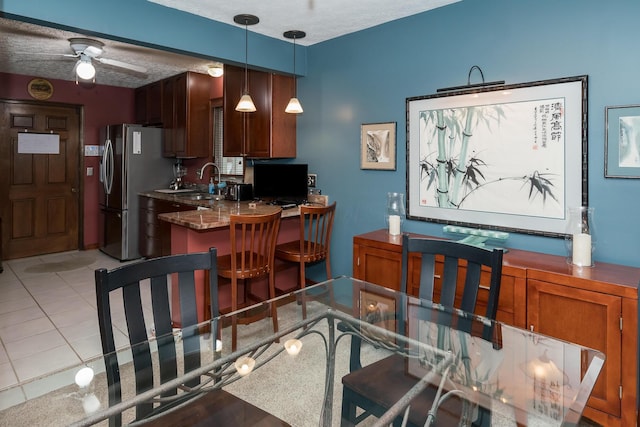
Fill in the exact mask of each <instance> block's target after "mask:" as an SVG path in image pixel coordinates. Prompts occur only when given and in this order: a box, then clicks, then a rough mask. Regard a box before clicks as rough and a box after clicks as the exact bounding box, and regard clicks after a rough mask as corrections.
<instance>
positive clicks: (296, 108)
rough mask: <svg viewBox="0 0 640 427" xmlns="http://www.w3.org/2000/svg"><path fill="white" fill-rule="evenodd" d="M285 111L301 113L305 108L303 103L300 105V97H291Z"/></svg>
mask: <svg viewBox="0 0 640 427" xmlns="http://www.w3.org/2000/svg"><path fill="white" fill-rule="evenodd" d="M284 112H285V113H291V114H300V113H302V112H304V110H303V109H302V105H300V101H299V100H298V98H291V99H290V100H289V104H287V108H285V110H284Z"/></svg>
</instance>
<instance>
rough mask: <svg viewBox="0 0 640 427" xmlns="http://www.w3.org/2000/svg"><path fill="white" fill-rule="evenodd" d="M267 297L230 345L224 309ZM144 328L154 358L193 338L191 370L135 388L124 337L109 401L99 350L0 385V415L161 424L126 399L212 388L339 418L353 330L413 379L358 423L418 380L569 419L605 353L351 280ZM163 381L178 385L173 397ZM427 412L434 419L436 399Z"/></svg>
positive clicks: (490, 405)
mask: <svg viewBox="0 0 640 427" xmlns="http://www.w3.org/2000/svg"><path fill="white" fill-rule="evenodd" d="M269 303H276V304H278V320H279V330H278V332H275V333H274V331H273V323H272V321H271V319H269V318H264V319H263V320H259V321H257V322H254V323H250V324H248V325H240V326H238V345H237V350H236V351H232V350H231V330H230V329H231V328H230V327H229V326H228V325H229V324H230V321H231V318H232V317H233V316H243V315H245V314H247V313H250V312H255V311H257V310H260V309H261V308H263V307H261V305H265V304H269ZM212 331H213V332H212ZM149 335H150V336H149V340H148V341H146V342H144V343H143V344H142V345H145V346H149V347H150V348H151V349H152V354H153V357H155V358H158V357H160V356H159V354H161V352H159V351H157V349H158V348H159V347H160V345H159V343H166V342H167V339H168V340H169V341H170V343H171V345H174V346H175V347H176V348H177V349H178V351H177V353H178V359H180V358H181V357H183V354H182V352H185V353H186V351H187V350H186V349H187V347H190V348H193V347H191V346H190V345H189V342H191V343H193V340H197V342H198V345H197V346H196V348H197V349H198V352H199V353H200V363H199V367H198V368H196V369H193V370H190V371H188V372H184V370H181V371H179V373H178V375H177V378H175V379H173V380H169V381H167V382H164V383H162V384H160V381H158V379H157V378H156V383H154V384H155V386H154V387H153V388H152V389H150V390H147V391H142V392H138V391H136V388H135V381H134V379H135V369H134V368H133V366H132V365H133V363H132V360H133V357H134V354H136V348H135V347H133V348H132V347H128V346H124V347H122V348H120V349H119V350H118V351H117V354H114V355H113V356H115V358H116V359H117V363H118V367H119V373H120V383H119V386H120V389H121V391H122V399H121V401H120V402H117V403H115V402H112V403H111V404H110V403H109V398H108V390H109V385H108V384H107V383H108V381H107V379H106V375H105V362H104V360H105V359H104V358H103V357H99V358H96V359H95V360H91V361H88V362H84V363H82V364H81V365H78V366H73V367H70V368H68V369H64V370H62V371H59V372H55V373H52V374H50V375H47V376H45V377H42V378H38V379H36V380H34V381H31V382H28V383H23V384H20V385H18V386H16V387H14V388H13V389H10V390H4V391H2V392H1V393H0V396H2V399H3V400H4V403H2V407H3V408H5V409H3V410H2V411H0V420H16V423H15V424H14V425H74V426H86V425H108V419H109V418H113V417H114V416H115V415H119V416H120V417H121V419H122V423H123V424H129V423H133V424H145V423H146V422H147V421H149V422H156V423H158V422H159V424H154V425H163V423H162V421H163V419H166V418H164V417H168V416H170V414H171V409H169V410H166V411H164V412H159V413H157V414H156V415H154V417H155V418H153V419H151V420H144V419H143V420H136V413H135V407H136V405H139V404H140V403H141V402H148V403H151V405H155V406H157V405H160V404H161V403H162V404H166V403H167V400H171V399H176V400H182V401H184V400H190V399H197V398H198V396H201V395H203V394H205V393H209V392H213V391H215V390H220V389H222V390H224V391H225V392H228V393H231V394H232V395H234V396H235V397H238V398H239V399H241V400H242V401H246V402H249V403H251V404H252V405H255V406H256V407H258V408H260V409H261V410H263V411H265V412H266V413H269V414H272V415H273V416H275V417H277V418H278V419H280V420H282V421H283V425H292V426H317V425H320V426H339V425H341V424H342V423H343V422H344V420H341V396H342V384H341V378H342V377H343V376H344V375H346V374H348V373H349V369H350V357H351V354H350V353H351V349H350V344H349V343H350V341H351V339H352V337H354V336H357V337H359V338H360V339H362V342H363V345H362V349H361V354H360V358H361V360H362V361H363V364H364V365H367V364H372V363H374V362H376V361H378V360H381V359H382V358H385V357H388V356H390V355H401V356H402V357H403V359H404V362H405V363H404V372H403V374H404V375H408V376H411V377H413V378H415V383H416V386H415V387H414V388H412V389H411V390H409V392H407V394H405V395H404V396H402V397H401V398H399V399H398V400H397V402H396V404H395V405H394V406H392V407H391V408H390V409H389V411H388V412H387V413H386V414H384V416H383V417H381V418H379V419H375V418H373V417H369V418H368V419H366V420H365V421H364V422H363V423H362V425H366V426H370V425H387V426H388V425H390V423H391V422H393V420H394V419H396V418H397V417H400V418H403V417H404V416H405V415H406V414H407V413H408V411H410V410H411V409H412V408H411V401H412V399H413V397H414V396H415V394H418V393H420V392H421V390H422V389H423V388H424V387H426V386H433V387H439V388H440V389H441V392H442V393H443V394H446V393H455V394H456V395H457V396H460V397H461V398H462V399H464V401H465V402H468V403H469V405H466V407H468V408H471V409H470V410H472V411H473V410H474V408H475V410H477V408H478V407H482V408H485V410H487V411H489V412H490V413H491V425H496V426H511V425H552V426H556V425H558V426H559V425H577V424H578V422H579V420H580V417H581V414H582V411H583V409H584V406H585V404H586V402H587V400H588V398H589V396H590V394H591V391H592V388H593V386H594V383H595V381H596V379H597V377H598V374H599V372H600V369H601V368H602V365H603V363H604V359H605V357H604V355H603V354H602V353H601V352H599V351H596V350H593V349H590V348H586V347H583V346H580V345H577V344H574V343H569V342H565V341H561V340H558V339H554V338H551V337H547V336H543V335H540V334H537V333H534V332H531V331H528V330H524V329H519V328H515V327H512V326H509V325H506V324H502V323H500V322H495V321H490V320H488V319H486V318H482V317H478V316H475V315H473V314H470V313H465V312H462V311H459V310H455V309H447V308H445V307H442V306H440V305H438V304H434V303H432V302H430V301H426V300H420V299H417V298H414V297H411V296H408V295H406V294H402V293H399V292H396V291H392V290H389V289H387V288H384V287H381V286H377V285H374V284H371V283H366V282H363V281H360V280H357V279H353V278H350V277H338V278H335V279H331V280H328V281H326V282H321V283H318V284H316V285H313V286H308V287H307V288H305V289H304V290H299V291H296V292H294V293H291V294H287V295H283V296H281V297H279V298H277V299H276V300H272V301H268V302H265V303H263V304H260V305H258V306H253V307H248V308H246V309H243V310H240V311H238V312H236V313H229V314H225V315H222V316H220V317H218V318H216V319H213V320H211V321H208V322H206V323H203V324H200V325H198V326H197V327H194V328H189V329H188V330H187V329H184V330H179V329H176V330H174V333H173V334H172V335H171V336H170V337H155V336H153V330H152V327H150V331H149ZM153 375H154V376H156V377H157V376H158V373H157V372H154V374H153ZM194 379H196V381H195V382H196V383H198V385H196V386H193V384H194ZM171 390H174V391H175V390H177V392H176V393H175V394H174V395H173V397H172V396H170V393H169V392H170V391H171ZM407 408H409V409H408V410H407ZM430 410H431V411H433V413H434V414H435V420H436V422H437V413H438V408H437V404H436V405H435V406H434V407H433V408H431V409H430ZM461 417H464V414H461ZM202 425H207V424H202ZM211 425H216V423H215V422H213V423H212V424H211ZM218 425H219V424H218Z"/></svg>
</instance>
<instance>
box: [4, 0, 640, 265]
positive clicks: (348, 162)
mask: <svg viewBox="0 0 640 427" xmlns="http://www.w3.org/2000/svg"><path fill="white" fill-rule="evenodd" d="M35 3H36V2H27V1H24V0H4V1H3V2H0V7H2V10H3V11H4V12H7V13H9V14H15V15H19V16H23V17H24V16H27V17H31V18H33V19H38V20H43V21H49V22H52V23H55V24H56V25H64V26H70V27H80V28H83V29H85V30H87V29H89V30H93V31H95V32H97V33H103V34H109V35H112V36H119V37H122V38H127V39H136V40H143V41H144V42H145V43H149V44H154V45H164V46H168V47H171V48H173V49H179V50H187V51H191V52H194V53H201V54H205V55H207V56H211V57H217V58H220V59H222V60H229V61H236V62H237V61H240V62H242V60H243V58H242V56H243V55H242V54H243V47H244V46H243V41H244V39H243V38H242V36H243V31H241V30H239V28H232V27H230V26H228V25H226V24H215V23H212V22H211V21H207V20H203V19H200V18H197V17H193V16H192V15H188V14H183V13H180V12H176V11H173V10H171V9H167V8H163V7H160V6H156V5H153V4H152V3H148V2H146V1H142V0H130V1H125V0H114V1H111V2H95V3H96V4H98V3H99V4H102V6H101V9H102V10H101V11H100V13H99V14H91V13H90V14H87V13H82V14H81V15H78V14H77V13H76V14H74V13H69V10H84V9H86V6H82V5H86V3H85V2H82V1H80V0H60V1H58V2H56V5H55V7H54V6H51V7H50V6H49V5H48V4H47V5H43V4H38V5H37V7H36V5H35ZM61 3H63V5H61ZM93 3H94V2H90V4H91V5H93ZM29 5H32V6H29ZM61 6H63V7H61ZM71 6H74V7H76V9H70V7H71ZM47 9H51V10H47ZM126 9H129V10H133V11H135V12H136V13H140V14H143V15H144V16H145V19H143V20H140V25H136V26H133V25H131V22H130V19H128V20H127V21H125V22H124V23H120V22H119V21H118V19H116V18H117V17H118V16H121V15H122V11H123V10H126ZM248 12H250V11H248ZM105 16H106V17H107V18H108V19H105ZM638 16H640V2H638V1H637V0H613V1H607V2H603V1H601V0H598V1H596V0H563V1H557V0H491V1H487V0H463V1H461V2H459V3H456V4H452V5H449V6H446V7H443V8H440V9H437V10H434V11H429V12H426V13H423V14H421V15H416V16H412V17H408V18H405V19H402V20H398V21H394V22H391V23H388V24H385V25H381V26H378V27H375V28H371V29H368V30H365V31H361V32H358V33H354V34H351V35H347V36H344V37H340V38H337V39H334V40H330V41H327V42H324V43H319V44H317V45H313V46H310V47H308V48H306V49H304V48H300V50H298V59H299V61H300V62H298V64H300V65H297V66H296V67H297V70H298V71H301V72H302V74H304V73H305V70H306V76H305V77H303V78H299V79H298V96H299V98H300V99H301V101H302V103H303V106H304V108H305V112H304V114H303V115H301V116H299V118H298V159H297V160H296V161H298V162H307V163H309V165H310V172H314V173H317V174H318V186H319V187H320V188H321V189H322V191H323V193H324V194H328V195H329V196H330V198H331V200H335V201H337V202H338V210H337V216H336V223H335V229H334V236H333V239H334V241H333V242H334V243H333V256H332V264H333V272H334V274H350V273H351V262H352V249H351V248H352V246H351V242H352V237H353V236H354V235H355V234H360V233H363V232H367V231H370V230H374V229H378V228H383V227H384V226H385V223H384V217H383V214H384V207H385V202H386V193H387V192H389V191H400V192H406V187H405V185H406V184H405V176H406V168H405V162H406V157H405V156H406V150H405V144H406V135H405V124H406V119H405V113H406V112H405V99H406V98H407V97H412V96H419V95H427V94H432V93H435V91H436V89H437V88H440V87H447V86H455V85H461V84H465V83H466V81H467V80H466V79H467V73H468V71H469V69H470V68H471V66H472V65H479V66H480V67H481V68H482V70H483V72H484V76H485V79H486V80H487V81H491V80H506V82H507V83H523V82H529V81H537V80H545V79H554V78H559V77H569V76H576V75H583V74H586V75H588V76H589V83H588V97H589V102H588V113H589V115H588V141H589V148H588V156H589V158H588V166H589V174H588V186H589V204H590V206H592V207H594V208H595V220H596V227H597V236H596V237H597V246H596V253H595V259H596V262H597V261H601V262H614V263H620V264H627V265H633V266H640V257H639V256H638V254H639V252H640V251H639V246H640V243H639V242H640V227H639V226H638V221H637V216H638V212H639V211H640V209H639V208H640V197H638V196H639V192H638V189H639V186H640V180H634V179H629V180H624V179H605V178H604V143H605V136H604V110H605V106H614V105H630V104H640V81H639V79H638V70H640V53H638V49H637V41H638V40H640V26H638V25H637V18H638ZM158 22H160V23H161V24H160V25H158ZM167 28H173V29H174V30H173V31H167ZM198 31H209V32H211V33H207V34H210V35H211V38H209V39H208V40H206V41H205V42H203V41H202V37H199V32H198ZM214 36H215V38H214ZM225 37H226V39H225V42H221V40H222V39H223V38H225ZM259 39H260V47H261V49H260V51H259V52H256V54H254V55H253V56H252V55H251V54H250V59H249V60H250V62H251V63H253V64H254V65H257V66H261V67H265V68H272V69H276V70H285V71H290V65H291V64H290V61H291V58H290V56H289V57H288V59H287V52H288V55H290V52H291V50H290V49H291V48H290V45H289V44H287V43H285V42H282V41H276V40H273V39H266V38H259ZM214 40H215V42H214ZM287 61H289V64H287ZM305 61H306V62H305ZM301 62H302V64H301ZM305 67H306V68H305ZM477 78H478V76H477V74H474V76H472V81H475V82H477V81H478V80H476V79H477ZM391 121H393V122H397V130H398V132H397V157H396V158H397V165H398V167H397V170H396V171H393V172H389V171H372V170H360V157H359V156H360V155H359V153H360V125H361V124H362V123H375V122H391ZM405 230H407V231H411V232H418V233H425V234H432V235H442V233H441V230H442V225H439V224H431V223H427V222H421V221H407V223H406V226H405ZM507 246H508V247H513V248H522V249H529V250H534V251H541V252H548V253H553V254H560V255H563V254H564V241H563V240H562V239H557V238H544V237H536V236H529V235H519V234H512V235H511V237H510V238H509V240H508V242H507ZM317 271H318V272H319V271H320V270H317Z"/></svg>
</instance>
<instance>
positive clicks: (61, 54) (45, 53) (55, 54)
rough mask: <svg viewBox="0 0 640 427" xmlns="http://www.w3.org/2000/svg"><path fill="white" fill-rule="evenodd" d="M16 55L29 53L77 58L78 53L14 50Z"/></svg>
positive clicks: (30, 54)
mask: <svg viewBox="0 0 640 427" xmlns="http://www.w3.org/2000/svg"><path fill="white" fill-rule="evenodd" d="M16 54H18V55H29V56H36V55H37V56H64V57H66V58H79V57H80V54H79V53H78V54H77V55H74V54H71V53H47V52H16Z"/></svg>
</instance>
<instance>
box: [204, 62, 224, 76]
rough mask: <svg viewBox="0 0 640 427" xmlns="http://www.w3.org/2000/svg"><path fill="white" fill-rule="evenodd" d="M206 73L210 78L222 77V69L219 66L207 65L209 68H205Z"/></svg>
mask: <svg viewBox="0 0 640 427" xmlns="http://www.w3.org/2000/svg"><path fill="white" fill-rule="evenodd" d="M207 73H209V75H210V76H211V77H222V75H223V74H224V67H223V66H222V65H220V64H217V65H209V68H207Z"/></svg>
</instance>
